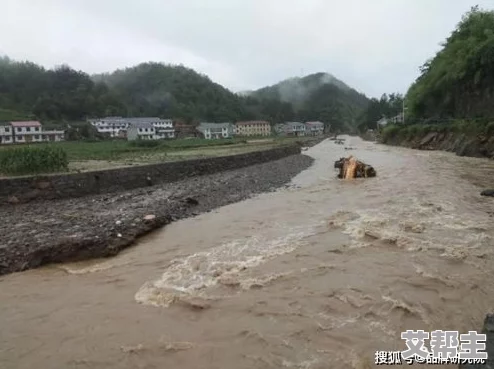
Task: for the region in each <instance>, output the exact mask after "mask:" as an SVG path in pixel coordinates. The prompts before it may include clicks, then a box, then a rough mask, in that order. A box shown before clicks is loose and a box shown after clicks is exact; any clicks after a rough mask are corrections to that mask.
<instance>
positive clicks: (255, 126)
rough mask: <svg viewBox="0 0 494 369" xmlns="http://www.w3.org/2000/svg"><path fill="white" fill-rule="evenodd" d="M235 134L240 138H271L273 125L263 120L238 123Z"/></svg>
mask: <svg viewBox="0 0 494 369" xmlns="http://www.w3.org/2000/svg"><path fill="white" fill-rule="evenodd" d="M235 134H236V135H238V136H269V135H271V125H270V124H269V122H266V121H261V120H258V121H248V122H237V123H236V124H235Z"/></svg>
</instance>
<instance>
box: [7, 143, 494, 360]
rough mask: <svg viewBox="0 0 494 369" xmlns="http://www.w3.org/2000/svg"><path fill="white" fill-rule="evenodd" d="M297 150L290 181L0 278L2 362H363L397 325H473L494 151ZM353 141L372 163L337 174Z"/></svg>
mask: <svg viewBox="0 0 494 369" xmlns="http://www.w3.org/2000/svg"><path fill="white" fill-rule="evenodd" d="M345 147H352V148H354V150H345ZM303 153H304V154H306V155H310V156H312V157H314V158H315V162H314V165H313V166H312V167H311V168H309V169H308V170H306V171H304V172H302V173H300V174H299V175H298V176H297V177H295V178H294V179H293V180H292V183H291V186H290V187H289V188H286V189H280V190H278V191H276V192H273V193H268V194H262V195H259V196H257V197H255V198H252V199H249V200H246V201H243V202H240V203H236V204H232V205H228V206H225V207H222V208H220V209H217V210H216V211H213V212H211V213H207V214H202V215H200V216H197V217H195V218H190V219H185V220H181V221H178V222H175V223H173V224H171V225H169V226H167V227H165V228H163V229H162V230H159V231H156V232H154V233H153V234H152V235H150V236H147V237H145V238H143V239H141V241H140V242H139V243H138V245H136V246H135V247H132V248H129V249H127V250H126V251H125V252H123V253H121V254H120V255H118V256H117V257H115V258H112V259H105V260H93V261H89V262H84V263H76V264H64V265H54V266H48V267H44V268H40V269H37V270H31V271H27V272H23V273H16V274H12V275H8V276H4V277H2V278H0V328H1V333H0V367H1V368H5V369H28V368H29V369H31V368H43V369H51V368H53V369H58V368H77V369H79V368H81V369H82V368H84V369H86V368H94V369H117V368H118V369H130V368H132V369H134V368H142V369H154V368H156V369H163V368H170V369H172V368H177V369H178V368H183V369H186V368H187V369H188V368H191V369H192V368H201V369H213V368H218V369H234V368H235V369H243V368H245V369H247V368H249V369H255V368H259V369H260V368H277V369H278V368H300V369H316V368H318V369H319V368H359V369H363V368H372V367H374V353H375V351H376V350H384V351H394V350H404V349H405V345H404V342H403V340H401V338H400V333H401V332H402V331H405V330H407V329H414V330H417V329H424V330H426V331H432V330H436V329H442V330H458V331H461V332H466V331H468V330H479V329H480V328H481V326H482V322H483V319H484V316H485V314H486V313H488V312H491V311H492V307H493V306H494V283H493V278H492V276H493V275H494V260H493V259H494V255H493V248H492V246H493V245H494V243H493V236H494V229H493V227H492V220H493V218H492V217H491V215H492V212H494V199H491V198H485V197H481V196H480V195H479V193H480V191H481V190H482V189H485V188H489V187H494V183H493V178H494V177H493V175H494V163H493V162H491V161H488V160H484V159H475V158H462V157H457V156H455V155H453V154H450V153H445V152H425V151H414V150H410V149H405V148H398V147H388V146H383V145H378V144H375V143H371V142H365V141H362V140H360V139H359V138H356V137H346V142H345V145H337V144H335V143H334V142H332V141H329V140H326V141H324V142H322V143H321V144H319V145H317V146H314V147H312V148H310V149H308V150H307V151H304V152H303ZM350 154H351V155H354V156H356V157H357V158H358V159H360V160H362V161H364V162H366V163H369V164H371V165H373V166H374V168H375V169H376V171H377V177H376V178H369V179H357V180H350V181H341V180H338V179H337V178H336V174H337V173H336V172H335V169H334V168H333V163H334V161H335V160H337V159H339V158H340V157H343V156H348V155H350ZM261 180H262V179H261ZM436 367H438V366H436Z"/></svg>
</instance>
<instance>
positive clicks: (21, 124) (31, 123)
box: [10, 120, 41, 127]
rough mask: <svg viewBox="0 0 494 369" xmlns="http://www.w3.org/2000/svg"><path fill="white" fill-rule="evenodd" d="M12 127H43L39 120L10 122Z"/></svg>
mask: <svg viewBox="0 0 494 369" xmlns="http://www.w3.org/2000/svg"><path fill="white" fill-rule="evenodd" d="M10 125H11V126H12V127H41V123H40V122H38V121H37V120H28V121H18V122H10Z"/></svg>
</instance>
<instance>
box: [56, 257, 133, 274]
mask: <svg viewBox="0 0 494 369" xmlns="http://www.w3.org/2000/svg"><path fill="white" fill-rule="evenodd" d="M128 264H129V262H128V261H125V260H124V258H120V259H117V258H114V259H110V260H105V261H101V262H100V261H96V262H95V261H89V262H79V263H67V264H60V265H59V266H58V268H59V269H62V270H63V271H65V272H66V273H68V274H74V275H82V274H91V273H97V272H102V271H104V270H108V269H112V268H115V267H120V266H125V265H128Z"/></svg>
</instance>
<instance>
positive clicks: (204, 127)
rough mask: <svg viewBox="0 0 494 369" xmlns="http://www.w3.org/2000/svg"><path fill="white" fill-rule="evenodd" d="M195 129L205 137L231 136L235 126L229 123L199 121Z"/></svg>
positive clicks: (208, 138)
mask: <svg viewBox="0 0 494 369" xmlns="http://www.w3.org/2000/svg"><path fill="white" fill-rule="evenodd" d="M197 130H198V131H199V132H200V133H201V134H202V136H203V137H204V138H205V139H207V140H210V139H217V138H231V137H233V134H234V132H235V128H234V127H233V124H231V123H200V124H199V126H198V127H197Z"/></svg>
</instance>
